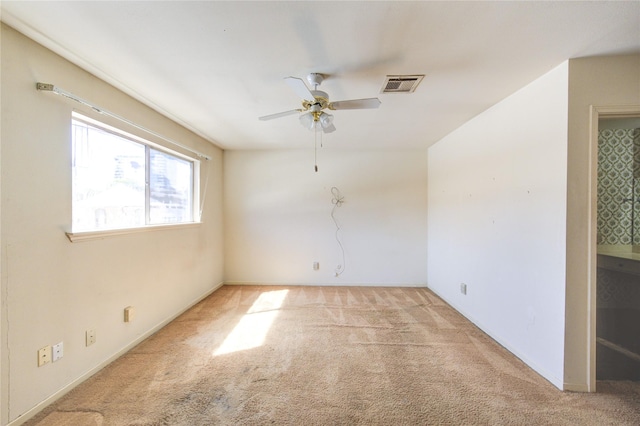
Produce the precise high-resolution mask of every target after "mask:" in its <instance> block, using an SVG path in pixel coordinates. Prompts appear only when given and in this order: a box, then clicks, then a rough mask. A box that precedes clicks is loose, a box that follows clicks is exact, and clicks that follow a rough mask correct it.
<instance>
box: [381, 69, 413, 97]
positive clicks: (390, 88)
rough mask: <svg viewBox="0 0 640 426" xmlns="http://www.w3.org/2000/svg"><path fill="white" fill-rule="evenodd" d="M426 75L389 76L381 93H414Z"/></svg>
mask: <svg viewBox="0 0 640 426" xmlns="http://www.w3.org/2000/svg"><path fill="white" fill-rule="evenodd" d="M423 78H424V75H420V74H418V75H388V76H387V78H386V79H385V81H384V84H383V85H382V90H381V91H380V93H413V92H414V91H415V90H416V87H418V84H420V82H421V81H422V79H423Z"/></svg>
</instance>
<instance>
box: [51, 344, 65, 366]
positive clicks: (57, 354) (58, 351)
mask: <svg viewBox="0 0 640 426" xmlns="http://www.w3.org/2000/svg"><path fill="white" fill-rule="evenodd" d="M51 351H52V352H53V355H52V358H51V360H52V361H53V362H56V361H57V360H59V359H60V358H62V356H63V355H64V345H63V343H62V342H60V343H57V344H55V345H53V346H52V347H51Z"/></svg>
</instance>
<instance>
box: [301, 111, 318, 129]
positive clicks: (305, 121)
mask: <svg viewBox="0 0 640 426" xmlns="http://www.w3.org/2000/svg"><path fill="white" fill-rule="evenodd" d="M299 120H300V124H302V127H304V128H305V129H309V130H313V128H314V127H315V121H314V119H313V114H312V113H310V112H307V113H306V114H302V115H301V116H300V118H299Z"/></svg>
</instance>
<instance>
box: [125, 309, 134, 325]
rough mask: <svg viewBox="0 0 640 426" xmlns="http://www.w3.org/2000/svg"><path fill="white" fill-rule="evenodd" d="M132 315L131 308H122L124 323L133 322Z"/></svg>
mask: <svg viewBox="0 0 640 426" xmlns="http://www.w3.org/2000/svg"><path fill="white" fill-rule="evenodd" d="M133 314H134V310H133V306H127V307H126V308H124V322H131V321H133Z"/></svg>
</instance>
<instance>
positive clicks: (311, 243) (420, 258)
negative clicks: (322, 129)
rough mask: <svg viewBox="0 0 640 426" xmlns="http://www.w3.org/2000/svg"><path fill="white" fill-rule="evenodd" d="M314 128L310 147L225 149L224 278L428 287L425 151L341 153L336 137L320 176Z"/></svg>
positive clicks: (322, 157)
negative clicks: (336, 192) (335, 198)
mask: <svg viewBox="0 0 640 426" xmlns="http://www.w3.org/2000/svg"><path fill="white" fill-rule="evenodd" d="M300 131H304V129H301V130H300ZM307 134H308V136H309V142H310V143H309V147H308V149H301V150H287V151H234V152H225V173H224V188H225V201H224V205H225V230H226V231H225V238H226V244H225V248H226V252H225V254H226V257H225V282H231V283H267V284H329V285H359V284H363V285H404V286H419V285H425V283H426V255H427V253H426V238H427V234H426V226H427V222H426V211H427V208H426V191H427V182H426V178H427V176H426V175H427V172H426V165H427V160H426V152H424V151H409V152H351V151H343V150H339V149H335V148H333V147H331V141H330V135H329V136H328V137H325V147H324V148H322V149H319V151H318V166H319V171H318V173H315V172H314V169H313V164H314V163H313V161H314V153H313V145H312V143H313V139H312V138H313V134H312V133H310V132H307ZM334 186H335V187H337V188H339V189H340V191H341V193H342V195H343V196H344V200H345V202H344V204H343V205H342V206H341V207H339V208H337V209H336V211H335V217H336V219H337V220H338V221H339V224H340V226H341V228H342V230H341V231H340V235H341V237H342V242H343V245H344V249H345V256H346V265H345V271H344V273H343V274H342V275H341V276H339V277H335V268H336V267H337V265H339V264H342V257H341V256H342V255H341V251H340V248H339V246H338V243H337V242H336V239H335V231H336V228H335V225H334V223H333V221H332V219H331V216H330V214H331V210H332V208H333V204H332V202H331V200H332V194H331V188H332V187H334ZM314 261H318V262H319V263H320V269H319V270H318V271H314V270H313V269H312V265H313V262H314Z"/></svg>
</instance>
